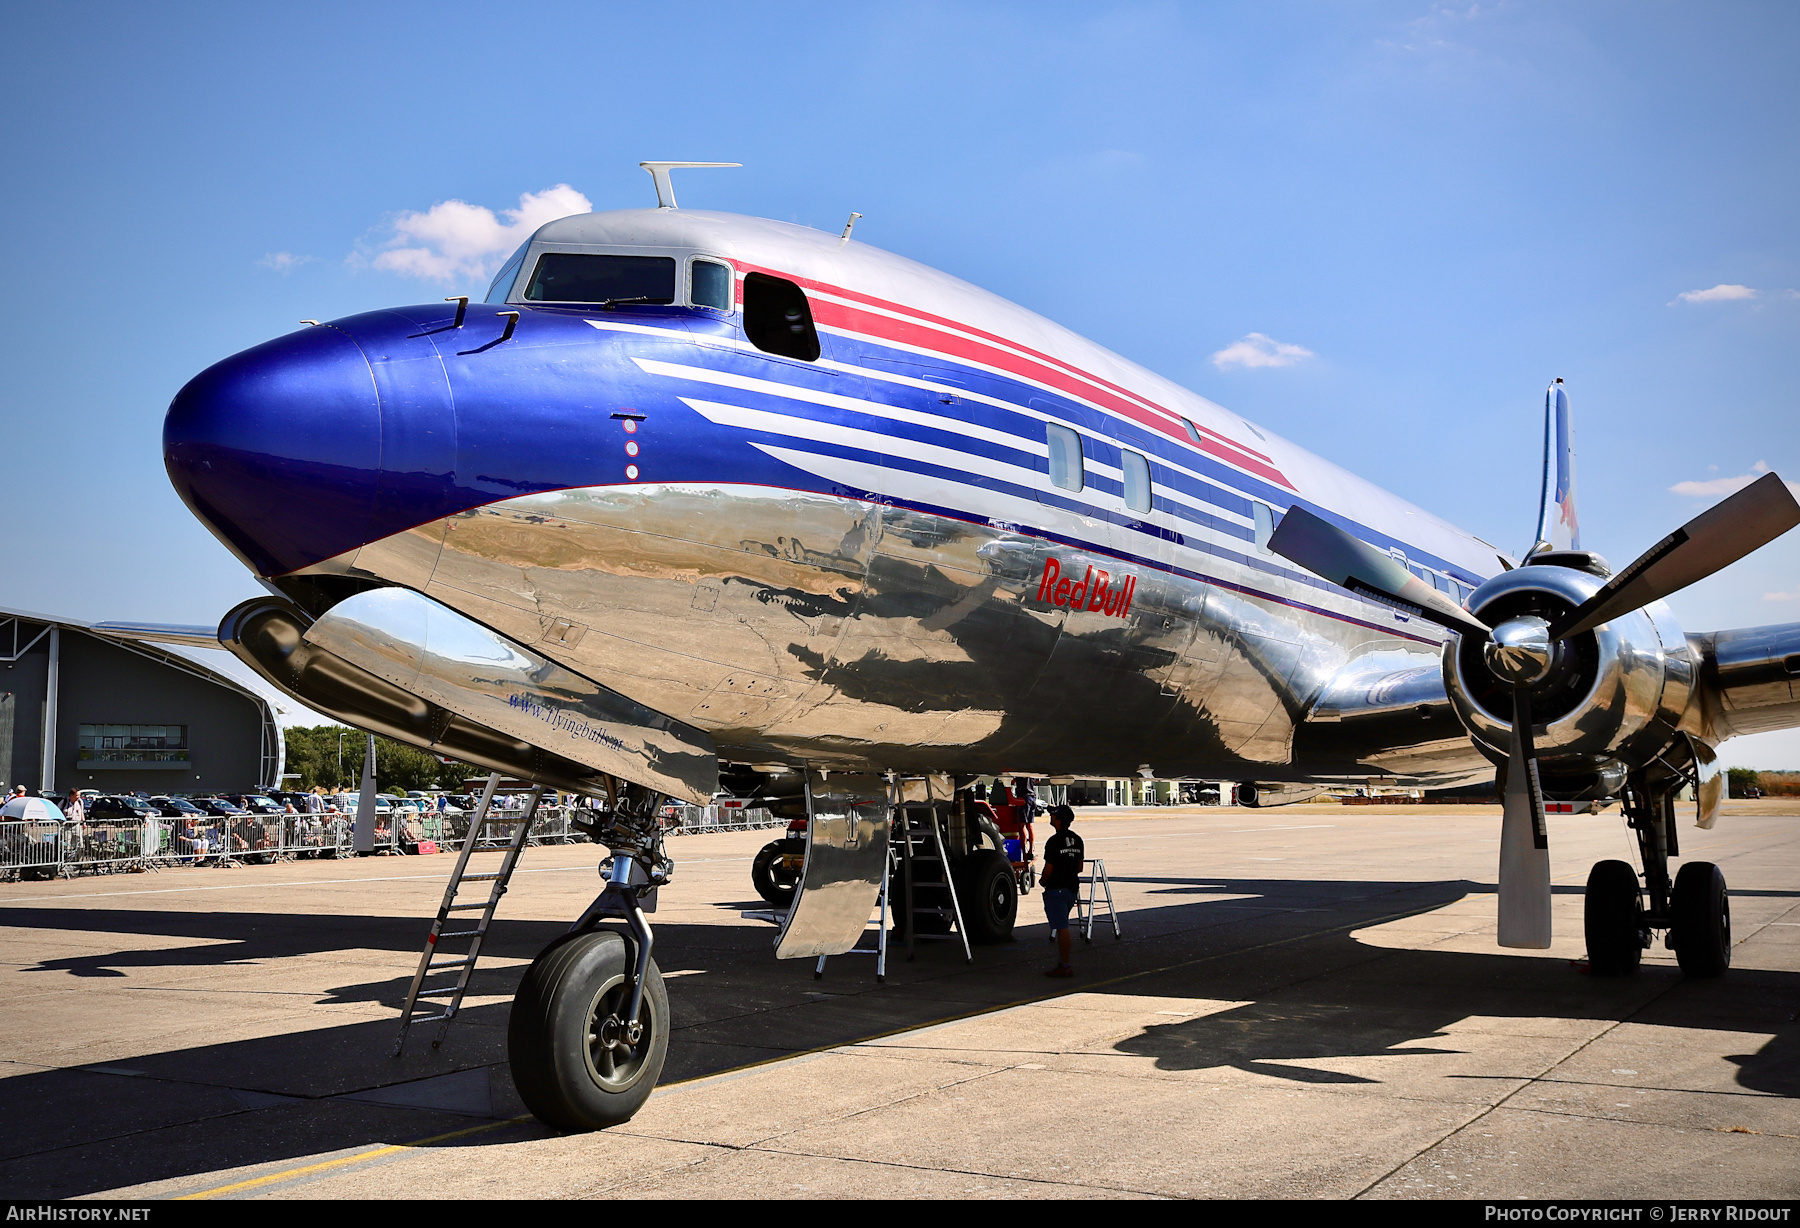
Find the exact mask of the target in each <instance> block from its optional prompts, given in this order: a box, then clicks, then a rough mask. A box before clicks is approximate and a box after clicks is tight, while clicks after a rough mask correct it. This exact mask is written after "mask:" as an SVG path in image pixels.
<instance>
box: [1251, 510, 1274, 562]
mask: <svg viewBox="0 0 1800 1228" xmlns="http://www.w3.org/2000/svg"><path fill="white" fill-rule="evenodd" d="M1250 512H1251V515H1252V517H1253V518H1254V519H1255V521H1256V549H1257V552H1258V553H1261V554H1267V553H1269V539H1270V538H1271V537H1273V536H1275V509H1274V508H1272V507H1270V506H1269V505H1268V504H1266V503H1258V502H1256V501H1255V500H1254V499H1252V500H1251V501H1250Z"/></svg>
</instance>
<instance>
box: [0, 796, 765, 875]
mask: <svg viewBox="0 0 1800 1228" xmlns="http://www.w3.org/2000/svg"><path fill="white" fill-rule="evenodd" d="M581 813H582V812H581V811H580V810H579V809H578V808H577V807H574V806H553V807H552V806H546V807H542V808H540V809H539V811H538V817H537V820H536V821H535V822H534V823H533V824H532V829H531V836H530V839H529V843H531V844H534V845H545V844H571V843H584V842H586V841H587V840H588V836H587V835H586V834H585V833H584V832H582V831H581V830H580V828H578V827H577V826H576V823H577V821H578V820H579V819H580V818H581ZM473 818H474V816H473V815H472V814H468V813H463V814H450V813H444V814H439V813H436V812H429V813H425V814H419V815H408V814H404V813H399V812H394V813H390V814H387V815H383V816H380V817H378V818H377V820H376V839H375V848H376V849H377V851H382V850H386V851H389V852H392V853H396V854H407V853H416V852H417V851H418V849H419V845H420V844H421V843H422V842H424V841H431V842H433V843H435V844H436V845H437V847H438V850H439V851H440V852H444V851H449V850H452V849H454V848H456V847H457V845H458V844H460V843H461V841H462V840H463V839H464V838H465V837H466V836H467V835H468V831H469V823H470V821H471V820H472V819H473ZM524 819H525V812H524V811H523V810H519V811H509V810H500V811H495V812H493V813H491V814H490V816H489V822H488V824H487V825H486V829H485V830H484V831H483V833H482V836H481V839H480V841H479V842H478V843H479V844H480V845H481V846H482V847H492V846H496V845H503V844H505V843H507V842H509V841H510V840H511V839H512V837H513V833H514V832H515V831H516V830H517V825H518V824H519V823H522V822H524ZM663 823H664V828H665V830H666V832H667V834H669V835H675V836H679V835H700V834H704V833H706V832H715V831H756V830H762V829H766V828H772V827H783V826H786V820H783V819H778V818H776V817H775V816H774V815H773V814H771V813H770V812H769V811H768V810H767V809H764V808H763V807H760V806H688V805H672V806H669V807H668V808H667V809H665V811H664V812H663ZM355 850H356V816H355V815H354V814H351V813H337V814H333V813H330V812H327V813H324V814H271V815H238V816H233V817H230V818H221V817H214V816H208V817H206V818H204V819H192V820H189V819H173V818H156V819H143V820H138V819H108V820H81V821H78V822H66V823H60V824H59V823H40V822H19V821H14V822H0V876H3V877H5V878H9V879H10V878H14V877H20V876H24V877H55V876H59V875H60V876H72V875H75V874H82V873H94V874H107V873H116V872H119V871H123V870H134V869H142V868H151V867H158V866H172V865H223V864H227V863H238V864H241V863H245V862H249V863H260V862H271V861H281V860H288V859H291V858H295V857H351V856H354V855H355Z"/></svg>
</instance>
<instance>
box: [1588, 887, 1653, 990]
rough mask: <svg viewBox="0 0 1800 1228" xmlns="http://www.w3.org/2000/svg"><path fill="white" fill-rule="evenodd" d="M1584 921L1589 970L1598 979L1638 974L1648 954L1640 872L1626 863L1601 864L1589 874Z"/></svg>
mask: <svg viewBox="0 0 1800 1228" xmlns="http://www.w3.org/2000/svg"><path fill="white" fill-rule="evenodd" d="M1582 919H1583V921H1584V922H1585V926H1586V929H1587V952H1588V967H1589V968H1590V969H1592V970H1593V973H1594V975H1595V976H1624V975H1625V974H1627V973H1631V972H1636V971H1637V966H1638V960H1639V958H1640V957H1642V955H1643V954H1644V903H1643V897H1642V896H1641V895H1639V893H1638V876H1637V871H1636V870H1633V869H1632V868H1631V865H1630V863H1628V862H1623V861H1597V862H1595V863H1594V868H1593V869H1592V870H1589V871H1588V880H1587V895H1586V897H1585V898H1584V900H1583V907H1582Z"/></svg>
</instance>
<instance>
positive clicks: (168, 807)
mask: <svg viewBox="0 0 1800 1228" xmlns="http://www.w3.org/2000/svg"><path fill="white" fill-rule="evenodd" d="M150 804H151V805H152V806H155V807H156V808H157V809H158V810H159V811H161V812H162V817H163V818H165V819H185V818H192V817H193V816H195V815H204V814H205V813H206V811H204V810H202V809H200V807H198V806H196V805H194V803H192V802H190V801H188V799H187V798H185V797H180V796H176V797H153V798H151V799H150Z"/></svg>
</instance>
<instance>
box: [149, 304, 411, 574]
mask: <svg viewBox="0 0 1800 1228" xmlns="http://www.w3.org/2000/svg"><path fill="white" fill-rule="evenodd" d="M163 463H164V464H165V465H166V466H167V467H168V471H169V480H170V481H171V482H173V483H174V484H175V489H176V491H177V492H179V493H180V495H181V497H182V499H183V500H184V501H185V502H186V503H187V505H188V508H189V509H190V510H191V511H193V513H194V514H195V515H196V516H198V517H199V518H200V519H201V520H202V521H203V522H204V523H205V524H206V525H207V527H208V528H210V529H211V530H212V531H213V533H214V534H215V535H217V536H218V538H219V539H220V540H221V541H223V542H224V543H225V544H226V545H227V546H229V547H230V548H231V549H232V550H233V551H234V552H235V553H236V554H237V555H238V556H239V557H240V558H242V559H243V560H244V561H245V562H246V563H248V564H249V565H250V566H251V568H253V569H254V570H255V571H256V573H257V574H258V575H262V576H278V575H282V574H284V573H286V572H290V571H293V570H295V569H297V568H300V567H305V566H307V565H309V564H311V563H316V562H318V561H320V560H321V559H327V558H331V557H332V556H333V555H337V554H341V553H343V552H344V551H346V550H350V549H353V548H354V547H356V546H359V545H361V544H362V543H364V542H365V541H367V540H369V533H370V520H371V516H372V515H373V513H374V509H375V501H376V495H377V489H378V484H379V480H380V473H381V406H380V401H379V399H378V397H377V393H376V385H375V378H374V374H373V372H372V371H371V369H370V366H369V362H368V359H367V358H366V357H365V356H364V353H363V350H362V349H361V348H360V347H359V346H358V345H357V344H356V342H354V341H352V340H351V339H350V338H349V337H348V336H346V335H345V334H344V333H343V332H340V331H339V330H338V329H336V328H330V327H319V328H307V329H305V330H303V331H301V332H297V333H290V334H289V335H287V336H285V337H278V338H276V339H275V340H273V341H269V342H265V343H264V344H262V345H259V346H256V347H255V348H254V349H249V350H245V351H244V352H243V353H241V354H236V355H233V356H232V357H230V358H227V359H226V360H225V361H223V362H221V363H217V364H215V365H214V366H211V367H209V368H207V369H206V370H205V371H202V372H201V373H200V374H199V375H197V376H195V377H194V378H193V379H192V380H191V381H189V382H188V384H187V386H186V387H185V388H183V389H182V390H181V391H180V392H179V393H177V394H176V395H175V400H174V401H173V402H172V403H171V404H170V406H169V413H168V417H167V418H166V419H165V420H164V422H163Z"/></svg>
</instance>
